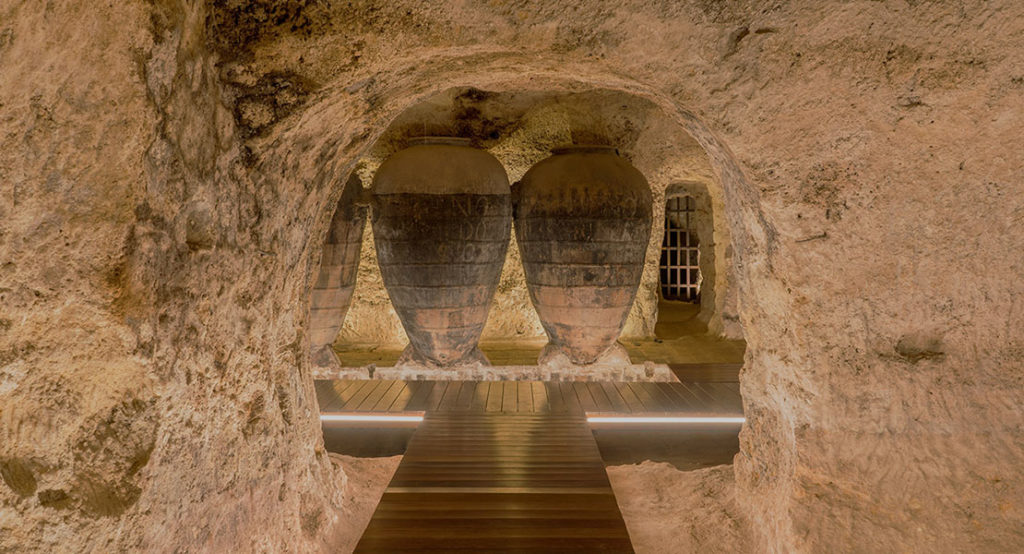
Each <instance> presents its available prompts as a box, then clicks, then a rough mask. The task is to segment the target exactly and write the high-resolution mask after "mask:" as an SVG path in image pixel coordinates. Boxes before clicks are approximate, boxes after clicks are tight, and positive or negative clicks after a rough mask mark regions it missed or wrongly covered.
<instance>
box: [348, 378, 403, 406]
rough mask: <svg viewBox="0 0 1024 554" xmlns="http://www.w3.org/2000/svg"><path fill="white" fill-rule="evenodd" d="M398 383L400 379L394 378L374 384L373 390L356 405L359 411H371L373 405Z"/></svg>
mask: <svg viewBox="0 0 1024 554" xmlns="http://www.w3.org/2000/svg"><path fill="white" fill-rule="evenodd" d="M396 384H398V381H392V380H390V379H389V380H386V381H385V380H380V381H377V382H376V383H375V384H374V387H373V390H372V391H370V393H369V394H367V395H366V397H365V398H363V401H362V402H360V403H359V406H358V407H356V411H357V412H369V411H372V410H373V407H374V406H375V405H376V404H377V401H379V400H380V399H381V398H382V397H383V396H384V395H385V394H386V393H387V392H388V390H389V389H391V387H393V386H395V385H396Z"/></svg>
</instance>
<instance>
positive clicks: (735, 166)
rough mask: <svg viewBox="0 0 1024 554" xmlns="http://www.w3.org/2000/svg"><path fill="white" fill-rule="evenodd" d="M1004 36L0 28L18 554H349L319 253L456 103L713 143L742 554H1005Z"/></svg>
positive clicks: (167, 20) (1010, 439) (1016, 312)
mask: <svg viewBox="0 0 1024 554" xmlns="http://www.w3.org/2000/svg"><path fill="white" fill-rule="evenodd" d="M1022 42H1024V4H1022V3H1020V2H1017V1H1015V0H996V1H981V0H967V1H964V2H927V3H926V2H908V1H902V0H887V1H870V0H853V1H842V2H840V1H823V2H799V1H795V0H794V1H777V2H770V3H765V2H754V1H752V0H741V1H738V2H730V3H722V2H711V1H707V0H684V1H681V2H661V1H657V0H625V1H615V2H611V1H593V2H586V3H583V4H577V3H568V2H548V3H540V4H528V3H523V2H507V3H447V2H429V3H421V2H410V1H401V0H400V1H394V2H374V1H369V2H364V3H352V4H349V3H340V2H339V3H333V2H322V1H314V0H286V1H273V2H271V1H269V0H250V1H245V0H233V1H220V0H218V1H215V2H209V3H203V2H188V3H186V2H183V1H182V2H178V1H175V0H155V1H152V2H143V1H141V0H126V1H124V2H115V3H83V2H75V1H70V0H63V1H62V0H53V1H50V2H38V1H35V0H32V1H29V0H25V1H16V0H9V1H7V2H5V3H4V4H3V5H0V104H2V105H0V306H2V307H3V309H2V312H0V410H2V413H0V425H2V427H0V433H2V436H0V461H2V462H0V463H2V466H0V468H2V471H0V476H2V481H3V483H2V485H0V548H2V549H7V550H15V551H53V550H58V549H63V550H70V551H90V550H92V551H117V550H133V549H134V550H161V549H173V548H181V549H185V550H189V549H191V550H207V551H253V550H256V551H259V550H263V551H311V550H318V549H329V548H331V545H330V544H328V543H329V542H330V541H329V537H331V536H333V535H332V532H333V530H335V529H342V528H344V527H345V525H347V523H346V521H345V517H346V516H345V515H344V511H343V509H342V504H343V501H342V497H343V493H344V489H343V487H342V485H341V483H342V482H343V481H342V479H341V477H340V476H339V471H338V470H337V469H335V468H334V466H333V465H332V464H331V463H330V461H329V459H328V457H327V455H326V453H324V451H323V449H322V446H321V445H322V439H321V437H320V433H319V426H318V423H317V421H316V409H317V406H316V401H315V396H314V393H313V387H312V380H311V377H310V371H309V367H310V364H309V361H308V347H309V338H308V335H307V327H308V307H309V294H310V291H311V289H312V281H313V279H314V275H315V270H316V265H317V264H316V260H318V259H319V257H320V253H321V252H320V247H321V245H322V244H323V243H324V238H325V236H326V232H327V227H328V223H329V220H330V217H331V211H332V210H333V207H334V205H335V204H336V202H337V200H338V197H339V196H340V188H341V184H342V183H343V179H344V178H345V176H347V175H348V173H349V172H350V171H351V170H352V169H354V168H355V166H356V164H357V162H358V161H359V160H360V159H363V158H365V157H367V156H369V155H370V154H371V152H370V145H371V144H373V142H374V141H375V140H376V139H377V138H379V137H380V136H381V135H382V134H383V132H384V130H385V129H386V128H387V127H388V126H389V125H390V124H391V122H393V121H395V119H396V118H397V117H398V116H399V114H400V113H401V112H402V111H404V110H405V109H407V108H409V107H411V106H413V105H416V104H417V103H420V102H422V101H423V100H426V99H429V98H431V97H433V96H435V95H437V94H439V93H442V92H443V91H446V90H453V89H456V88H458V87H472V88H475V89H478V90H482V91H495V92H500V91H535V92H539V93H544V94H549V93H553V92H559V93H562V92H565V93H568V92H579V91H585V90H599V91H611V92H613V93H614V94H617V95H622V96H626V97H635V98H637V99H642V100H643V101H644V102H648V103H649V104H650V105H651V106H652V109H654V110H656V111H657V114H658V117H657V121H658V124H659V125H664V126H667V127H671V128H677V129H679V130H681V131H683V132H685V133H688V134H689V135H691V136H692V138H693V139H694V140H695V141H696V142H695V143H696V144H699V145H700V147H701V148H703V149H704V151H705V152H706V157H707V159H708V161H709V162H710V167H711V168H712V174H713V176H714V180H715V182H716V183H718V184H719V185H720V187H721V195H722V198H723V209H724V211H723V214H722V215H723V216H724V218H725V220H726V221H727V222H728V225H729V230H730V244H731V246H732V248H733V256H732V260H733V262H734V264H735V270H736V275H735V283H736V286H737V287H738V289H737V295H738V297H737V298H738V306H739V322H740V323H741V325H742V327H743V332H744V335H745V338H746V340H747V344H748V349H747V359H746V367H745V369H744V371H743V373H742V376H741V379H742V383H741V388H742V392H743V395H744V404H745V411H746V414H747V418H748V422H747V424H746V426H745V428H744V430H743V431H742V432H741V452H740V454H739V455H738V456H737V458H736V465H735V474H736V493H735V494H736V496H735V499H736V500H735V501H736V506H737V509H738V510H739V512H741V513H742V515H743V518H744V521H746V522H748V523H749V526H750V530H751V533H752V541H753V544H754V548H753V550H755V551H759V552H765V551H767V552H816V551H871V552H880V551H906V550H912V551H920V552H962V551H989V552H1001V551H1005V552H1014V551H1020V550H1022V549H1024V531H1022V530H1024V501H1022V499H1024V478H1022V475H1021V471H1020V468H1021V467H1024V412H1022V411H1021V410H1020V398H1021V396H1022V392H1024V371H1021V369H1022V361H1021V360H1022V359H1024V305H1022V302H1024V300H1022V298H1024V279H1021V275H1024V258H1022V257H1021V256H1020V255H1019V254H1020V245H1021V244H1022V243H1024V225H1022V223H1024V205H1022V200H1021V199H1022V198H1024V174H1022V168H1024V163H1022V154H1021V149H1020V147H1019V144H1020V130H1021V128H1022V127H1024V111H1022V110H1021V109H1020V108H1021V106H1022V105H1024V50H1022V49H1021V48H1020V44H1022ZM629 111H630V109H628V108H627V109H626V110H624V112H629ZM676 146H678V145H677V144H674V143H653V142H652V143H646V142H645V143H643V144H640V145H638V147H637V148H635V149H633V150H634V151H635V152H637V153H638V154H637V155H638V156H640V155H648V156H659V155H661V154H662V153H665V152H674V151H675V147H676ZM640 153H646V154H640ZM633 163H634V165H636V166H637V167H638V168H639V167H641V163H640V160H638V159H634V160H633ZM645 175H646V176H647V178H648V180H650V181H651V182H655V181H656V180H657V179H658V177H657V176H654V175H653V174H652V173H648V172H645ZM709 186H710V184H709ZM656 200H657V198H656ZM656 206H657V202H656ZM655 209H657V208H655ZM513 250H514V249H513ZM365 252H366V253H367V254H371V253H372V249H366V250H365ZM649 259H650V258H649ZM642 292H643V291H642ZM350 314H351V317H358V316H357V312H356V310H353V311H352V312H350ZM652 324H653V323H652ZM680 510H681V513H680V516H679V517H681V518H682V517H685V515H684V513H682V510H683V509H682V508H680Z"/></svg>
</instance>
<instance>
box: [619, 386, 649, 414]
mask: <svg viewBox="0 0 1024 554" xmlns="http://www.w3.org/2000/svg"><path fill="white" fill-rule="evenodd" d="M615 388H616V389H617V390H618V391H619V395H620V396H622V398H623V400H625V401H626V404H627V405H628V406H629V411H630V412H631V413H634V414H640V413H643V412H644V411H645V410H646V408H644V403H643V402H641V401H640V397H639V396H637V395H636V393H635V392H633V388H632V387H630V386H629V383H615Z"/></svg>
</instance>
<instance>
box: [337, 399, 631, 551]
mask: <svg viewBox="0 0 1024 554" xmlns="http://www.w3.org/2000/svg"><path fill="white" fill-rule="evenodd" d="M530 388H531V392H532V387H530ZM460 390H461V388H460ZM474 392H475V389H474ZM456 398H458V397H456ZM472 398H477V397H476V396H472ZM503 398H504V397H503ZM517 398H518V397H517ZM531 398H532V394H531ZM481 402H483V401H481ZM549 406H550V404H549ZM356 552H633V549H632V546H631V544H630V540H629V534H628V533H627V531H626V526H625V523H624V522H623V520H622V514H621V513H620V512H619V508H618V504H616V502H615V495H614V494H613V492H612V489H611V486H610V484H609V482H608V476H607V474H606V473H605V469H604V462H603V461H602V460H601V455H600V453H599V452H598V449H597V444H596V443H595V441H594V437H593V435H592V434H591V432H590V428H589V426H588V425H587V422H586V419H585V417H584V415H583V413H582V411H580V410H576V409H573V410H570V409H558V410H549V411H544V412H532V413H529V412H511V413H502V412H477V413H473V414H471V415H470V414H467V413H466V412H465V411H459V410H445V409H443V408H442V409H439V410H436V411H428V412H427V414H426V416H425V418H424V420H423V422H422V423H421V424H420V426H419V428H418V429H417V430H416V432H415V433H414V434H413V437H412V439H411V440H410V441H409V445H408V448H407V449H406V453H405V456H404V457H403V458H402V462H401V464H400V465H399V466H398V470H397V471H396V473H395V476H394V478H393V479H392V480H391V484H390V485H389V486H388V488H387V490H386V491H385V492H384V495H383V497H382V498H381V502H380V504H379V505H378V506H377V510H376V512H375V513H374V515H373V519H371V520H370V523H369V525H368V526H367V528H366V531H365V532H364V533H363V536H362V538H361V539H360V541H359V544H358V546H357V547H356Z"/></svg>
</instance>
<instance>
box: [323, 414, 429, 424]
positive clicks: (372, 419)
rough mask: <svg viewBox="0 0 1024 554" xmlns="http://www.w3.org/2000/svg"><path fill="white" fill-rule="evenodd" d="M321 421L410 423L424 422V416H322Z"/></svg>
mask: <svg viewBox="0 0 1024 554" xmlns="http://www.w3.org/2000/svg"><path fill="white" fill-rule="evenodd" d="M320 421H368V422H408V423H417V422H420V421H423V416H422V415H385V414H320Z"/></svg>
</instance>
